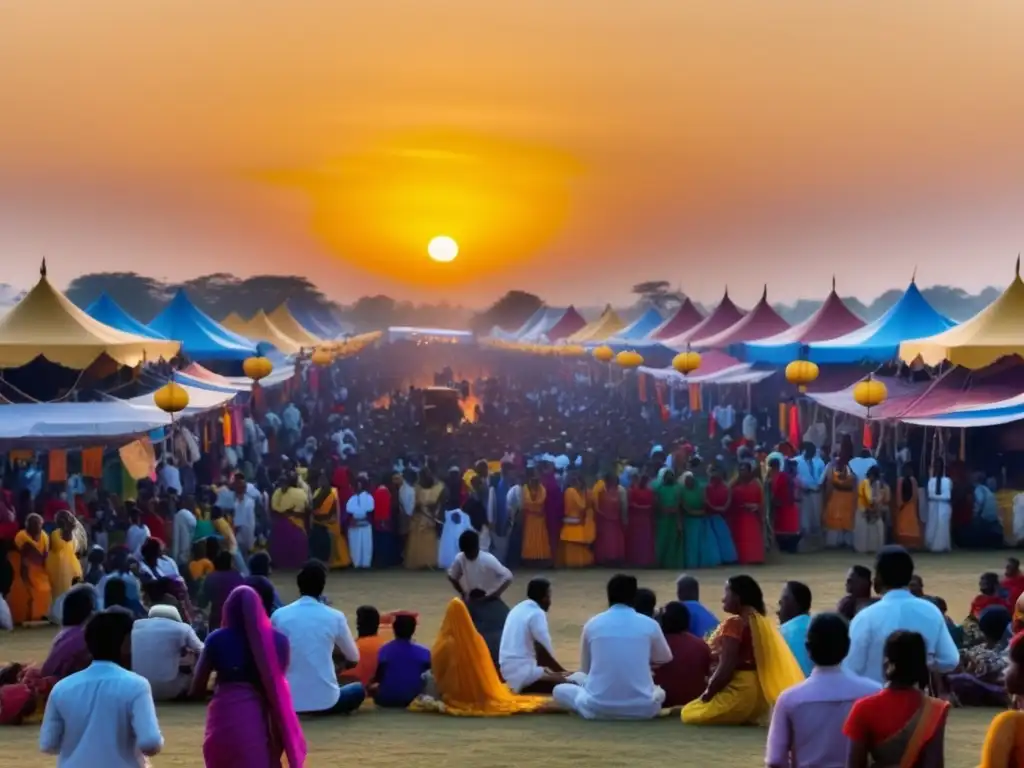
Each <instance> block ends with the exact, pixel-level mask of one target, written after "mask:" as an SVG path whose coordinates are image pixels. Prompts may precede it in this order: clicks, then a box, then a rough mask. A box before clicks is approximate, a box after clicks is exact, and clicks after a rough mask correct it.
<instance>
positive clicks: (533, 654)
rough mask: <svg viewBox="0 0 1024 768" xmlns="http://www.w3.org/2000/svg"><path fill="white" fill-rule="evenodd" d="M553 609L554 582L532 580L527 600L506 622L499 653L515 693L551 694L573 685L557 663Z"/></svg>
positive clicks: (528, 586)
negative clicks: (550, 626) (551, 618)
mask: <svg viewBox="0 0 1024 768" xmlns="http://www.w3.org/2000/svg"><path fill="white" fill-rule="evenodd" d="M550 610H551V582H550V581H548V580H547V579H542V578H537V579H531V580H530V583H529V584H527V585H526V599H525V600H523V601H522V602H521V603H518V604H517V605H516V606H515V607H514V608H512V610H511V611H509V614H508V618H507V619H506V620H505V629H504V630H502V633H501V648H500V650H499V653H498V661H499V669H500V671H501V676H502V677H503V678H504V679H505V682H506V683H507V684H508V687H509V688H511V689H512V691H513V692H514V693H525V694H541V693H551V691H552V690H553V689H554V687H555V686H556V685H558V684H560V683H565V682H571V681H570V680H569V678H568V676H567V673H566V671H565V669H563V668H562V666H561V665H560V664H559V663H558V662H557V661H556V660H555V651H554V644H553V643H552V642H551V631H550V630H549V629H548V616H547V614H548V611H550Z"/></svg>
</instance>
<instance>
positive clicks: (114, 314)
mask: <svg viewBox="0 0 1024 768" xmlns="http://www.w3.org/2000/svg"><path fill="white" fill-rule="evenodd" d="M85 313H86V314H87V315H89V317H91V318H92V319H93V320H99V321H100V322H101V323H103V324H104V325H109V326H110V327H111V328H116V329H117V330H119V331H124V332H125V333H134V334H135V335H136V336H145V337H146V338H148V339H164V338H165V337H164V336H161V335H160V334H159V333H157V332H156V331H154V330H153V329H152V328H150V327H149V326H148V325H145V324H144V323H140V322H139V321H138V320H136V319H135V318H134V317H132V316H131V315H129V314H128V313H127V312H125V311H124V310H123V309H122V308H121V305H120V304H118V303H117V302H116V301H114V300H113V299H112V298H110V296H109V295H108V294H107V293H106V292H105V291H104V292H103V293H101V294H100V297H99V298H98V299H96V301H94V302H93V303H92V304H90V305H89V306H88V307H86V308H85Z"/></svg>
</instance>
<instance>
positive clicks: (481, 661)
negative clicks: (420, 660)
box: [412, 597, 554, 717]
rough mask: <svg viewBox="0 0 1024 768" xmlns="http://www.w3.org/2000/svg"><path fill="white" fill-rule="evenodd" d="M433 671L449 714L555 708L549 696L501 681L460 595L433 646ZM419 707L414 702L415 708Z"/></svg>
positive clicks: (481, 714)
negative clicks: (516, 690)
mask: <svg viewBox="0 0 1024 768" xmlns="http://www.w3.org/2000/svg"><path fill="white" fill-rule="evenodd" d="M430 672H431V675H432V676H433V678H434V681H433V682H434V686H435V687H436V689H437V695H438V698H439V699H440V701H441V704H442V705H443V709H442V711H443V712H444V713H445V714H448V715H461V716H464V717H501V716H507V715H517V714H525V713H529V712H541V711H544V710H545V709H553V708H554V707H553V704H552V702H551V699H550V698H549V697H547V696H517V695H516V694H514V693H512V691H511V690H509V687H508V686H507V685H505V683H503V682H501V678H500V677H498V671H497V670H496V669H495V667H494V662H492V661H491V654H490V651H488V650H487V643H485V642H484V639H483V637H481V636H480V634H479V633H478V632H477V631H476V628H475V627H474V626H473V620H472V619H471V618H470V616H469V609H467V608H466V604H465V603H464V602H462V600H461V599H460V598H457V597H456V598H453V599H452V601H451V602H450V603H448V610H447V611H446V612H445V615H444V620H443V621H442V622H441V629H440V631H439V632H438V633H437V640H435V641H434V647H433V648H431V649H430ZM417 708H418V705H417V704H416V703H415V702H414V703H413V705H412V709H414V710H415V709H417Z"/></svg>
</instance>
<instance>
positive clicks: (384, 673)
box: [370, 613, 430, 709]
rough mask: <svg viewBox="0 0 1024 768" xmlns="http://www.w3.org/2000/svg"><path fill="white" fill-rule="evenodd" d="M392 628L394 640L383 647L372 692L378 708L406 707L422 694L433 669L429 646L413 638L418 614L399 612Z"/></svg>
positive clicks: (371, 687)
mask: <svg viewBox="0 0 1024 768" xmlns="http://www.w3.org/2000/svg"><path fill="white" fill-rule="evenodd" d="M391 628H392V630H393V632H394V635H395V639H394V640H392V641H391V642H389V643H385V644H384V645H383V646H381V649H380V652H379V653H378V655H377V669H376V670H375V672H374V675H373V680H372V682H371V684H370V692H371V693H372V695H373V701H374V703H375V704H376V705H377V706H378V707H385V708H388V709H405V708H406V707H408V706H409V705H410V704H412V703H413V701H415V700H416V698H417V697H418V696H419V695H420V694H421V693H423V688H424V681H423V675H424V673H426V672H429V671H430V649H429V648H426V647H425V646H422V645H420V644H419V643H414V642H413V641H412V638H413V635H414V634H415V633H416V617H415V616H413V615H411V614H408V613H399V614H398V615H397V616H395V620H394V622H393V623H392V625H391Z"/></svg>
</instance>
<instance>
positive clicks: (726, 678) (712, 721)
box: [682, 576, 804, 725]
mask: <svg viewBox="0 0 1024 768" xmlns="http://www.w3.org/2000/svg"><path fill="white" fill-rule="evenodd" d="M722 609H723V610H724V611H725V612H726V613H728V614H731V615H730V616H729V618H727V619H726V620H725V621H723V622H722V623H721V624H720V625H719V626H718V629H716V630H715V631H714V632H713V633H712V634H711V636H710V637H709V638H708V645H709V646H711V656H712V660H713V663H714V665H715V666H714V671H713V672H712V673H711V678H710V679H709V680H708V685H707V689H706V690H705V691H704V693H703V694H702V695H701V697H700V698H699V699H695V700H694V701H691V702H690V703H689V704H687V705H686V706H685V707H683V711H682V720H683V722H684V723H687V724H689V725H746V724H755V723H758V722H760V721H762V720H763V719H764V718H765V717H766V716H767V715H768V713H769V711H770V709H771V707H772V706H774V704H775V702H776V700H778V698H779V696H780V695H781V693H782V692H783V691H784V690H786V689H787V688H789V687H791V686H794V685H796V684H797V683H799V682H800V681H801V680H803V679H804V675H803V672H801V671H800V665H799V664H798V663H797V660H796V659H795V658H794V657H793V652H792V651H790V650H789V646H788V645H787V644H786V641H785V640H784V639H783V637H782V635H781V634H780V633H779V630H778V628H776V627H775V625H774V624H772V623H771V621H769V620H768V618H767V617H766V616H765V613H766V611H765V605H764V595H763V594H762V592H761V587H760V586H759V585H758V583H757V582H756V581H754V579H752V578H751V577H750V576H733V577H732V578H731V579H729V580H728V581H727V582H726V583H725V596H724V597H723V598H722Z"/></svg>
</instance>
